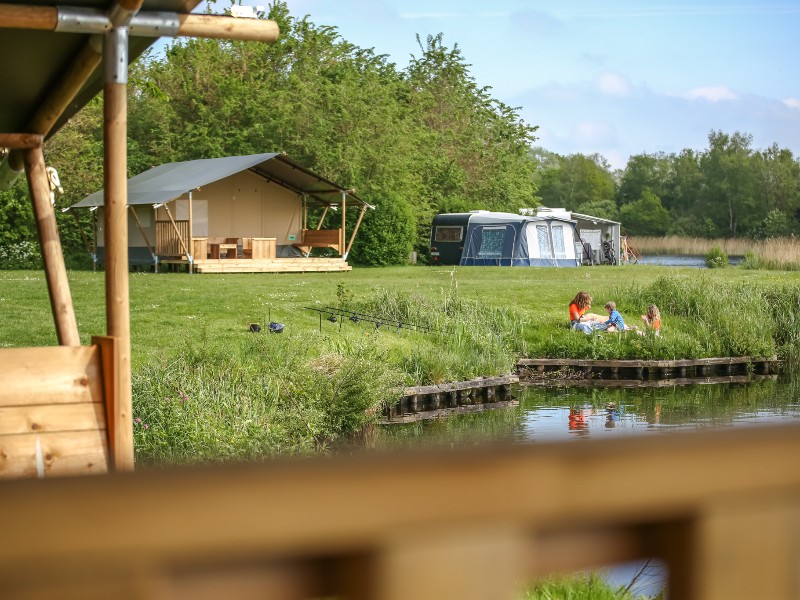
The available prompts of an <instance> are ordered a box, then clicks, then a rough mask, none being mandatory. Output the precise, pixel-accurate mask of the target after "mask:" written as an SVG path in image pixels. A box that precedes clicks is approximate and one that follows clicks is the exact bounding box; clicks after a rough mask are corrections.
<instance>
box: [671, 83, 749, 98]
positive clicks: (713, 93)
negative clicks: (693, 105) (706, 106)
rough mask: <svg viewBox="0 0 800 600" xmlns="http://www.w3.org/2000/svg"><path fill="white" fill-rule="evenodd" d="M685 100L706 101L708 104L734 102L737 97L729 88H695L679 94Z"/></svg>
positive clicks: (722, 86) (718, 86) (717, 86)
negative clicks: (724, 101) (725, 101)
mask: <svg viewBox="0 0 800 600" xmlns="http://www.w3.org/2000/svg"><path fill="white" fill-rule="evenodd" d="M680 96H681V97H682V98H686V99H687V100H698V99H700V100H708V101H709V102H719V101H721V100H736V99H737V98H738V96H736V94H735V93H734V92H733V90H731V89H730V88H729V87H727V86H724V85H716V86H705V87H697V88H694V89H693V90H689V91H688V92H686V93H684V94H680Z"/></svg>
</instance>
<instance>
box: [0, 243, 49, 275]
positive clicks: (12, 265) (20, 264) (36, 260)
mask: <svg viewBox="0 0 800 600" xmlns="http://www.w3.org/2000/svg"><path fill="white" fill-rule="evenodd" d="M41 268H42V256H41V254H40V253H39V245H38V244H36V243H35V242H17V243H15V244H9V245H6V246H0V269H6V270H15V269H41Z"/></svg>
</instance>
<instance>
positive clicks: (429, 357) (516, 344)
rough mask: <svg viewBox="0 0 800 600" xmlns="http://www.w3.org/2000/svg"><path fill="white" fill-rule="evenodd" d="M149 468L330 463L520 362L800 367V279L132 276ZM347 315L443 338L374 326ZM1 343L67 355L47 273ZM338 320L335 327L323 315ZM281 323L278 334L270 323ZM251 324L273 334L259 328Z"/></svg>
mask: <svg viewBox="0 0 800 600" xmlns="http://www.w3.org/2000/svg"><path fill="white" fill-rule="evenodd" d="M69 277H70V281H71V286H72V292H73V297H74V303H75V309H76V313H77V317H78V323H79V328H80V331H81V336H82V340H83V341H84V342H85V343H88V341H89V338H90V336H91V335H96V334H103V333H104V331H105V326H104V321H105V309H104V279H103V275H102V274H101V273H89V272H71V273H70V275H69ZM579 290H587V291H589V292H590V293H591V294H592V295H593V296H594V298H595V308H594V311H595V312H600V313H602V306H603V304H604V303H605V302H607V301H608V300H614V301H616V303H617V306H618V308H619V310H620V311H621V312H622V314H623V316H625V318H626V320H627V322H628V323H629V324H638V323H639V315H640V314H642V313H643V312H644V310H645V308H646V306H647V305H648V304H649V303H651V302H655V303H657V304H658V305H659V306H660V307H661V311H662V317H663V336H662V337H661V338H654V337H652V336H637V335H634V334H622V335H620V334H605V333H603V334H595V335H593V336H585V335H584V334H581V333H576V332H572V331H570V330H569V328H568V325H567V322H568V319H567V304H568V303H569V301H570V300H571V299H572V297H573V296H574V295H575V293H576V292H577V291H579ZM130 299H131V331H132V364H133V369H132V370H133V394H134V415H135V417H136V419H137V422H136V426H135V429H134V437H135V443H136V452H137V460H139V461H140V462H154V463H160V464H163V463H175V462H194V461H200V460H224V459H236V460H239V459H253V458H260V457H264V456H272V455H276V454H286V453H307V452H316V451H320V450H323V451H324V450H325V449H327V448H330V447H332V446H333V445H337V444H339V443H341V442H342V441H346V440H348V439H350V438H352V437H353V436H354V435H357V433H358V432H359V431H362V430H363V428H364V426H365V425H367V424H368V423H369V422H371V420H372V418H373V416H374V415H375V414H376V412H377V411H379V410H380V407H381V406H382V405H383V404H384V403H385V402H389V401H392V400H393V399H395V398H397V394H398V390H399V389H400V388H402V387H403V386H404V385H405V386H409V385H417V384H428V383H439V382H443V381H456V380H462V379H469V378H473V377H477V376H481V375H497V374H503V373H507V372H509V371H510V370H511V369H512V368H513V365H514V362H515V360H516V358H517V357H519V356H551V357H558V356H565V357H595V358H614V357H629V358H634V357H641V358H682V357H700V356H725V355H771V354H774V353H780V354H781V355H782V356H787V357H791V356H797V355H798V354H800V353H799V352H798V346H799V345H800V342H798V340H800V310H798V308H800V274H796V273H788V272H787V273H781V272H765V271H754V270H744V269H725V270H711V271H704V270H703V271H701V270H697V269H674V268H666V267H658V266H648V265H627V266H623V267H610V266H605V267H593V268H581V269H546V268H529V269H523V268H516V269H510V268H485V267H480V268H477V267H473V268H441V267H397V268H384V269H356V270H354V271H353V272H350V273H344V274H307V275H304V274H282V275H275V274H242V275H188V274H170V273H165V274H158V275H156V274H132V275H131V277H130ZM309 307H310V308H324V307H334V308H335V307H345V308H347V309H349V310H354V311H357V312H360V313H364V314H368V315H373V316H375V317H377V318H378V320H387V321H388V320H390V319H395V320H400V321H402V322H404V323H408V324H413V325H420V326H424V327H426V328H429V330H425V331H414V330H412V329H410V328H402V329H400V330H397V328H396V327H386V326H384V327H381V328H379V329H378V328H376V327H375V325H374V324H373V323H368V322H364V321H362V322H360V323H353V322H351V321H349V320H347V319H339V320H338V321H337V322H336V323H331V322H329V321H328V320H326V319H325V318H323V319H320V313H319V312H316V311H313V310H307V308H309ZM0 315H2V317H0V318H2V321H0V323H1V325H0V345H1V346H3V347H16V346H36V345H52V344H55V343H56V339H55V334H54V330H53V325H52V318H51V316H50V307H49V301H48V297H47V290H46V283H45V280H44V276H43V274H42V273H40V272H34V271H0ZM325 316H327V315H325ZM269 321H276V322H280V323H283V324H284V325H285V330H284V333H282V334H270V333H268V332H267V330H266V327H264V326H265V325H266V323H267V322H269ZM250 323H259V324H260V325H261V326H262V327H264V330H263V331H262V332H261V333H250V332H249V325H250Z"/></svg>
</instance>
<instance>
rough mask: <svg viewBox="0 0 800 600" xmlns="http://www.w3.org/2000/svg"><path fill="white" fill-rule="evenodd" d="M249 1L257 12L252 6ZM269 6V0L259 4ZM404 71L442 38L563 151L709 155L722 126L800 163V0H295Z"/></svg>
mask: <svg viewBox="0 0 800 600" xmlns="http://www.w3.org/2000/svg"><path fill="white" fill-rule="evenodd" d="M243 4H253V5H255V2H251V1H248V0H244V2H243ZM259 4H266V2H259ZM287 4H288V6H289V9H290V11H291V13H292V15H293V16H295V17H302V16H305V15H308V16H309V18H310V20H311V21H312V22H313V23H315V24H317V25H332V26H335V27H336V28H337V29H338V30H339V32H340V33H341V35H342V37H343V38H344V39H346V40H347V41H348V42H351V43H353V44H356V45H357V46H360V47H362V48H374V49H375V51H376V52H377V53H378V54H386V55H388V56H389V59H390V60H391V61H392V62H394V63H395V64H396V65H397V67H398V68H401V69H402V68H404V67H405V66H406V65H407V64H408V62H409V58H410V57H411V56H412V55H413V56H419V55H420V54H421V50H420V47H419V45H418V43H417V40H416V35H417V34H419V35H420V37H421V38H422V40H423V41H424V40H425V38H426V36H428V35H436V34H438V33H442V34H443V35H444V43H445V44H446V45H447V46H453V45H455V44H457V45H458V47H459V48H460V49H461V51H462V55H463V56H464V59H465V60H466V62H467V63H468V64H470V65H472V66H471V68H470V72H471V74H472V76H473V77H474V79H475V81H476V83H477V84H478V85H480V86H489V87H491V88H492V90H491V94H492V95H493V96H494V97H495V98H497V99H498V100H501V101H502V102H504V103H505V104H508V105H510V106H513V107H518V108H519V110H518V112H519V115H520V116H521V118H522V119H523V120H524V121H526V122H527V123H529V124H531V125H537V126H538V127H539V129H538V132H537V136H538V139H537V141H536V142H535V145H539V146H542V147H543V148H545V149H547V150H550V151H552V152H557V153H558V154H562V155H567V154H574V153H580V154H587V155H588V154H594V153H599V154H601V155H603V156H604V157H605V158H606V159H607V160H608V161H609V163H610V165H611V167H612V168H619V169H621V168H624V167H625V164H626V163H627V160H628V158H629V157H630V156H632V155H636V154H642V153H648V154H652V153H656V152H666V153H673V152H680V151H681V150H683V149H684V148H691V149H694V150H703V149H706V148H708V135H709V133H710V132H711V131H712V130H721V131H723V132H725V133H729V134H732V133H734V132H736V131H739V132H741V133H748V134H751V135H752V136H753V144H752V146H753V148H754V149H759V150H760V149H766V148H768V147H769V146H771V145H772V144H778V146H779V147H781V148H789V149H790V150H792V152H793V153H794V155H795V157H800V0H789V1H782V2H781V1H778V2H769V0H767V1H766V2H765V3H759V0H751V1H749V2H742V1H741V0H697V1H687V0H674V1H671V2H666V1H664V0H656V1H654V2H644V1H630V2H623V1H620V0H606V1H605V2H603V3H600V2H597V1H591V0H573V1H566V0H561V1H556V0H548V1H535V0H531V1H524V0H484V1H482V2H478V1H475V0H460V1H445V0H288V2H287Z"/></svg>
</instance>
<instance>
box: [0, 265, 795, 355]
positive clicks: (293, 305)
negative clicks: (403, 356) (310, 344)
mask: <svg viewBox="0 0 800 600" xmlns="http://www.w3.org/2000/svg"><path fill="white" fill-rule="evenodd" d="M665 275H669V276H676V277H679V278H681V279H684V278H685V279H686V280H687V281H692V282H695V283H696V282H697V281H707V282H709V283H710V284H711V283H730V284H732V285H735V284H745V285H747V286H748V287H749V286H754V287H773V286H779V285H783V284H797V283H800V273H793V272H770V271H752V270H740V269H725V270H701V269H690V268H671V267H661V266H653V265H624V266H621V267H611V266H597V267H583V268H578V269H551V268H502V267H496V268H495V267H452V268H447V267H432V266H413V267H390V268H355V269H354V270H353V271H352V272H349V273H309V274H300V273H298V274H236V275H188V274H185V273H161V274H153V273H140V274H137V273H132V274H131V275H130V306H131V334H132V352H133V364H134V368H135V367H136V365H137V364H141V363H142V362H143V361H146V360H147V359H148V358H150V357H157V356H160V355H162V354H163V353H165V352H168V351H172V350H179V349H180V348H181V347H184V346H186V345H187V344H188V345H191V344H193V343H200V342H202V341H204V340H207V341H210V340H213V342H214V343H215V345H217V344H224V343H225V341H226V340H231V342H233V341H234V340H235V339H236V338H237V337H240V336H249V335H252V334H250V333H249V332H248V326H249V324H250V323H259V324H261V325H262V326H263V325H264V324H265V323H266V322H268V321H270V320H271V321H277V322H280V323H284V324H285V325H286V331H287V332H289V331H294V332H301V331H310V330H318V329H319V327H320V319H319V313H317V312H315V311H311V310H307V308H308V307H316V308H322V307H336V306H338V305H339V299H340V298H339V295H337V292H338V293H339V294H341V293H342V291H344V293H345V294H346V295H348V296H349V297H351V298H352V301H354V302H355V303H359V302H360V301H366V300H367V299H368V298H370V297H371V296H372V294H373V293H374V292H375V290H376V289H379V288H382V289H385V290H397V291H401V292H407V293H410V294H414V295H419V296H422V297H426V298H429V299H431V300H434V301H435V300H436V299H437V298H442V297H444V296H445V295H447V294H450V293H452V292H453V290H454V289H456V290H457V293H458V294H459V296H460V297H461V298H463V299H465V300H468V301H471V300H474V301H477V302H479V303H480V304H481V305H483V306H487V307H500V308H504V309H507V310H510V311H512V312H513V313H517V314H519V315H520V316H521V317H522V318H523V319H524V320H525V322H526V327H528V328H535V329H536V330H538V331H539V332H541V333H545V334H546V332H547V331H548V330H549V329H550V328H552V329H553V330H554V331H556V330H559V329H561V328H563V327H564V326H565V323H566V321H567V304H568V302H569V300H570V299H571V298H572V297H573V296H574V295H575V293H576V292H578V291H579V290H586V291H588V292H589V293H590V294H592V296H593V297H594V308H593V310H594V311H596V312H599V313H601V314H602V313H603V310H602V307H603V304H605V302H607V301H608V300H614V301H615V302H616V303H617V305H618V308H619V309H620V311H621V312H622V314H623V316H624V317H625V318H626V320H627V321H628V323H632V324H637V323H638V322H639V314H640V313H639V311H640V310H641V307H638V306H630V305H628V304H627V303H626V298H625V295H626V290H628V289H630V287H631V286H641V287H644V286H647V285H650V284H652V283H653V282H654V281H655V280H656V279H657V278H659V277H662V276H665ZM69 279H70V284H71V288H72V294H73V300H74V304H75V311H76V314H77V318H78V324H79V329H80V333H81V339H82V341H83V342H84V343H88V342H89V338H90V337H91V336H92V335H98V334H103V333H104V332H105V305H104V302H105V300H104V298H105V283H104V275H103V273H101V272H97V273H91V272H80V271H73V272H70V274H69ZM736 301H737V299H736V298H735V297H731V298H730V305H729V306H720V311H726V310H728V309H730V308H732V307H734V306H735V304H736ZM634 310H635V312H636V314H633V313H632V312H631V311H634ZM376 312H378V311H377V310H376ZM376 316H380V315H379V314H377V315H376ZM664 318H665V322H666V323H669V320H670V316H669V315H668V314H665V315H664ZM0 323H2V326H0V346H2V347H18V346H37V345H52V344H55V343H56V338H55V332H54V327H53V320H52V316H51V313H50V305H49V300H48V295H47V287H46V282H45V278H44V274H43V273H42V272H37V271H0ZM341 327H342V328H349V329H350V330H352V329H355V328H356V327H362V328H363V327H366V324H363V323H362V324H359V325H353V324H352V323H350V322H345V323H344V324H342V325H341ZM338 328H339V325H338V324H332V323H329V322H328V321H325V320H323V322H322V329H323V333H330V334H334V333H338Z"/></svg>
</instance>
